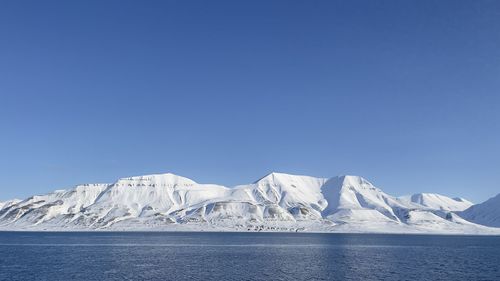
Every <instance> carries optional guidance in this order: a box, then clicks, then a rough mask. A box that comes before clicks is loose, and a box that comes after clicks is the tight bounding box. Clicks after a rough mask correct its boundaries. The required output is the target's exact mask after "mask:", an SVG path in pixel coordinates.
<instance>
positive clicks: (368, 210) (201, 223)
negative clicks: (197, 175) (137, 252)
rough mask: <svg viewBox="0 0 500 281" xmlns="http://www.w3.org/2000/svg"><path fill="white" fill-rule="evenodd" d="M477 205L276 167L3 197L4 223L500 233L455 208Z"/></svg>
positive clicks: (11, 226)
mask: <svg viewBox="0 0 500 281" xmlns="http://www.w3.org/2000/svg"><path fill="white" fill-rule="evenodd" d="M470 205H471V203H470V202H468V201H466V200H458V199H451V198H448V197H446V196H442V195H437V194H418V195H413V196H411V197H402V198H398V197H393V196H391V195H388V194H386V193H384V192H383V191H382V190H380V189H379V188H377V187H375V186H374V185H373V184H371V183H370V182H368V181H367V180H365V179H363V178H361V177H358V176H340V177H333V178H330V179H326V178H315V177H309V176H297V175H288V174H281V173H271V174H269V175H267V176H265V177H263V178H261V179H260V180H258V181H256V182H254V183H252V184H247V185H240V186H236V187H232V188H229V187H225V186H221V185H215V184H199V183H196V182H194V181H193V180H190V179H188V178H185V177H181V176H177V175H174V174H158V175H147V176H138V177H129V178H122V179H119V180H118V181H116V182H115V183H112V184H85V185H79V186H76V187H75V188H73V189H69V190H58V191H55V192H52V193H49V194H46V195H39V196H33V197H30V198H28V199H25V200H23V201H9V202H4V203H0V229H3V230H21V229H22V230H195V231H262V230H263V231H325V232H386V233H480V234H494V233H497V234H500V229H496V228H490V227H485V226H481V225H478V224H474V223H471V222H468V221H466V220H464V219H462V218H461V217H460V216H458V215H457V214H455V212H456V211H461V210H464V209H466V208H467V207H468V206H470Z"/></svg>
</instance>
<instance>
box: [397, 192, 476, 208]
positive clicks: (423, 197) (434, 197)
mask: <svg viewBox="0 0 500 281" xmlns="http://www.w3.org/2000/svg"><path fill="white" fill-rule="evenodd" d="M401 199H403V200H406V201H409V202H413V203H417V204H420V205H422V206H425V207H429V208H431V209H434V210H443V211H453V212H457V211H463V210H465V209H467V208H469V207H471V206H472V205H474V204H473V203H472V202H470V201H468V200H466V199H463V198H450V197H447V196H444V195H440V194H436V193H418V194H413V195H411V196H405V197H401Z"/></svg>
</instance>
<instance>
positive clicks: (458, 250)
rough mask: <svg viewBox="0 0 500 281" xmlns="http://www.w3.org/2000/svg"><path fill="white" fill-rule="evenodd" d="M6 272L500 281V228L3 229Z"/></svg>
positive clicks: (57, 276)
mask: <svg viewBox="0 0 500 281" xmlns="http://www.w3.org/2000/svg"><path fill="white" fill-rule="evenodd" d="M0 280H65V281H66V280H70V281H71V280H175V281H177V280H453V281H456V280H467V281H471V280H500V237H474V236H424V235H422V236H419V235H371V234H370V235H368V234H297V233H293V234H282V233H149V232H148V233H12V232H3V233H2V232H0Z"/></svg>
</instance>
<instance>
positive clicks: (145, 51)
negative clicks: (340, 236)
mask: <svg viewBox="0 0 500 281" xmlns="http://www.w3.org/2000/svg"><path fill="white" fill-rule="evenodd" d="M0 106H1V110H0V132H1V138H0V177H1V179H2V180H1V183H0V199H2V200H5V199H9V198H13V197H19V198H23V197H27V196H29V195H31V194H35V193H45V192H48V191H51V190H54V189H59V188H68V187H71V186H73V185H75V184H79V183H87V182H112V181H113V180H115V179H116V178H119V177H124V176H130V175H140V174H148V173H158V172H173V173H176V174H180V175H183V176H187V177H190V178H192V179H194V180H196V181H198V182H202V183H220V184H225V185H236V184H241V183H249V182H252V181H254V180H256V179H258V178H259V177H261V176H263V175H265V174H267V173H268V172H271V171H280V172H287V173H296V174H307V175H313V176H321V177H330V176H335V175H339V174H355V175H361V176H363V177H365V178H367V179H369V180H371V181H372V182H373V183H375V184H376V185H377V186H379V187H381V188H382V189H383V190H384V191H386V192H387V193H389V194H394V195H403V194H408V193H412V192H438V193H442V194H445V195H450V196H463V197H466V198H469V199H471V200H473V201H476V202H480V201H482V200H485V199H487V198H488V197H490V196H492V195H494V194H497V193H499V192H500V2H499V1H455V0H453V1H451V0H450V1H421V0H418V1H371V0H367V1H122V0H119V1H118V0H117V1H0Z"/></svg>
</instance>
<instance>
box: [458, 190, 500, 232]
mask: <svg viewBox="0 0 500 281" xmlns="http://www.w3.org/2000/svg"><path fill="white" fill-rule="evenodd" d="M460 216H461V217H463V218H464V219H466V220H468V221H471V222H474V223H477V224H482V225H487V226H492V227H500V194H498V195H497V196H495V197H493V198H490V199H489V200H487V201H485V202H484V203H481V204H477V205H474V206H472V207H470V208H468V209H467V210H465V211H463V212H462V213H460Z"/></svg>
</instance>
